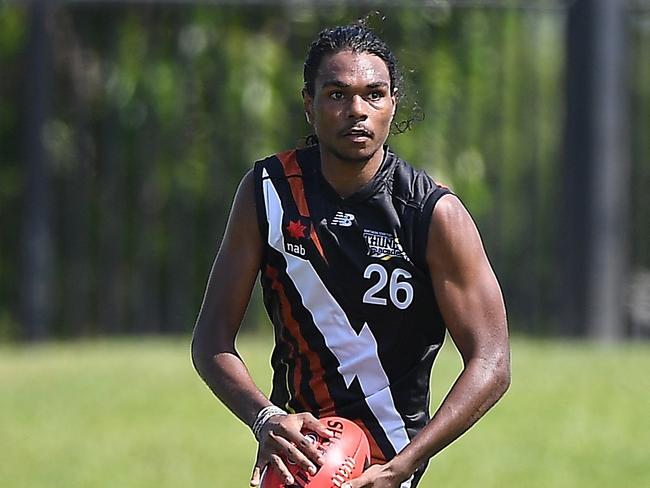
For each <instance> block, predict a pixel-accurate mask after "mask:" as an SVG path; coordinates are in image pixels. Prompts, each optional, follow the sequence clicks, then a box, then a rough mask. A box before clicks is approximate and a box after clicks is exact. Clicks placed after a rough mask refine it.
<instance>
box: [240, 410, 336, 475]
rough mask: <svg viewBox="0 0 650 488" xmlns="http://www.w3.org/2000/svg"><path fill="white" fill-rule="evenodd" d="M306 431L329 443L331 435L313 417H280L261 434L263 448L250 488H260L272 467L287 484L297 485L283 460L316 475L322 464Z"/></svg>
mask: <svg viewBox="0 0 650 488" xmlns="http://www.w3.org/2000/svg"><path fill="white" fill-rule="evenodd" d="M303 431H311V432H315V433H316V434H318V435H319V436H321V437H324V438H326V439H329V438H330V437H331V435H332V434H331V432H330V431H329V430H327V429H326V428H325V426H324V425H322V424H321V423H320V422H319V421H318V419H317V418H316V417H314V416H313V415H312V414H311V413H297V414H287V415H276V416H274V417H271V418H270V419H269V420H268V421H267V422H266V423H265V424H264V426H263V427H262V429H261V430H260V434H259V442H260V443H259V447H258V449H257V458H256V459H255V466H254V468H253V475H252V476H251V481H250V485H251V486H259V484H260V478H261V474H262V470H263V469H264V467H265V466H266V465H271V466H273V468H274V469H275V470H276V471H277V472H278V474H279V475H280V477H281V478H282V479H283V481H284V484H286V485H291V484H293V483H294V479H293V476H292V475H291V473H290V472H289V469H288V467H287V465H286V464H285V462H284V460H283V459H291V460H292V461H294V462H295V463H296V464H297V465H298V466H300V467H301V468H302V469H304V470H305V471H307V472H309V473H310V474H312V475H313V474H316V471H317V469H318V467H319V466H320V465H321V464H322V463H321V460H320V453H319V452H318V450H317V449H316V445H315V444H314V443H313V442H312V441H311V440H310V439H309V438H308V437H307V436H305V435H303V433H302V432H303Z"/></svg>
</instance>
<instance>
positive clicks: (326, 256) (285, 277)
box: [254, 146, 449, 486]
mask: <svg viewBox="0 0 650 488" xmlns="http://www.w3.org/2000/svg"><path fill="white" fill-rule="evenodd" d="M254 172H255V192H256V194H255V197H256V204H257V212H258V223H259V226H260V232H261V236H262V240H263V241H265V246H264V256H263V264H262V269H261V283H262V289H263V294H264V304H265V307H266V309H267V312H268V314H269V316H270V318H271V321H272V322H273V325H274V331H275V348H274V351H273V354H272V357H271V364H272V367H273V391H272V394H271V401H272V402H273V403H274V404H276V405H279V406H281V407H283V408H285V409H287V410H288V411H292V412H299V411H310V412H312V413H313V414H314V415H315V416H316V417H326V416H330V415H339V416H342V417H346V418H349V419H351V420H354V421H356V422H357V423H358V424H359V425H360V426H361V427H362V428H363V429H364V430H365V432H366V434H367V435H368V438H369V441H370V445H371V451H372V456H373V462H385V461H386V460H388V459H390V458H392V457H393V456H394V455H395V454H396V453H397V452H399V451H400V450H401V449H402V448H403V447H404V446H405V445H406V444H407V443H408V442H409V440H410V439H411V438H412V437H413V436H414V435H415V434H416V433H417V432H418V431H419V430H420V429H421V428H422V427H424V425H425V424H426V422H427V421H428V419H429V378H430V372H431V368H432V366H433V361H434V359H435V357H436V354H437V353H438V350H439V349H440V347H441V345H442V342H443V338H444V334H445V327H444V324H443V321H442V318H441V316H440V312H439V310H438V306H437V304H436V300H435V297H434V294H433V289H432V285H431V278H430V276H429V271H428V267H427V263H426V259H425V252H426V249H425V248H426V241H427V235H428V230H429V223H430V220H431V212H432V210H433V207H434V205H435V204H436V202H437V201H438V199H439V198H440V197H441V196H443V195H444V194H446V193H448V192H449V190H447V189H446V188H444V187H441V186H439V185H437V184H436V183H434V182H433V181H432V180H431V178H429V177H428V176H427V175H426V174H425V173H424V172H422V171H417V170H415V169H414V168H412V167H411V166H410V165H408V163H406V162H405V161H403V160H401V159H399V158H398V157H397V156H396V155H395V154H393V153H392V152H391V151H390V150H389V149H388V147H385V157H384V160H383V162H382V164H381V166H380V168H379V170H378V171H377V174H376V175H375V176H374V177H373V179H372V180H371V181H370V182H369V183H368V184H367V185H366V186H365V187H363V188H362V189H361V190H359V191H358V192H356V193H354V194H353V195H351V196H349V197H347V198H341V197H340V196H339V195H338V194H337V193H336V192H335V191H334V189H333V188H332V187H331V186H330V185H329V184H328V183H327V181H326V180H325V178H324V177H323V175H322V173H321V171H320V156H319V149H318V146H311V147H308V148H306V149H300V150H294V151H288V152H285V153H281V154H277V155H274V156H271V157H269V158H267V159H264V160H262V161H258V162H257V163H256V164H255V170H254ZM403 486H408V484H405V485H403Z"/></svg>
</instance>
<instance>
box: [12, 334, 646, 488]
mask: <svg viewBox="0 0 650 488" xmlns="http://www.w3.org/2000/svg"><path fill="white" fill-rule="evenodd" d="M269 343H270V341H269V339H268V338H266V337H263V336H254V337H246V338H244V339H242V340H241V341H240V349H241V352H242V354H243V355H244V357H245V358H246V361H247V363H248V364H249V366H250V369H251V371H252V372H253V375H254V376H255V378H256V379H257V380H258V381H259V383H260V385H261V386H262V388H263V389H265V390H266V391H268V387H269V384H270V382H269V375H268V371H269V369H268V356H269ZM649 353H650V346H648V345H635V344H629V345H620V346H610V347H608V346H600V345H594V344H584V343H567V342H553V341H549V342H540V341H529V340H523V339H518V340H515V341H514V346H513V385H512V387H511V389H510V391H509V392H508V394H507V395H506V397H505V398H504V400H503V401H502V402H501V403H500V404H499V405H498V406H497V408H495V409H494V411H492V412H490V413H489V414H488V415H487V416H486V417H485V418H484V419H483V420H482V421H481V422H480V423H479V424H478V425H477V426H476V427H475V428H474V429H472V430H471V431H470V432H469V433H468V434H466V435H465V436H464V437H462V438H461V439H460V440H459V441H457V442H456V443H455V444H454V445H452V446H450V447H449V448H448V449H446V450H445V451H443V453H441V454H440V455H439V456H437V457H436V458H435V459H434V460H432V462H431V463H430V465H429V470H428V472H427V475H426V477H425V479H424V480H423V482H422V484H421V486H422V487H425V488H427V487H431V488H433V487H438V486H447V487H455V486H458V487H467V486H483V487H514V486H526V487H582V486H585V487H589V488H595V487H612V486H626V487H627V486H630V487H639V486H649V483H650V468H648V466H649V465H648V446H649V445H650V416H649V415H648V405H650V377H649V375H648V372H649V371H650V354H649ZM459 369H460V361H459V359H458V355H457V354H456V353H455V351H454V349H453V346H452V345H451V343H450V342H449V343H448V344H446V346H445V348H444V349H443V351H442V353H441V356H440V357H439V358H438V360H437V362H436V366H435V368H434V374H433V385H434V386H433V394H432V398H433V399H434V402H435V403H436V404H437V403H438V402H439V401H440V400H441V398H442V396H443V395H444V393H445V392H446V391H447V389H448V388H449V386H450V384H451V382H452V381H453V378H454V376H455V375H456V374H457V372H458V371H459ZM0 452H1V453H2V458H1V460H0V480H1V481H0V485H1V486H3V487H5V486H6V487H11V488H13V487H16V488H18V487H20V488H22V487H26V488H27V487H29V488H40V487H43V488H45V487H47V488H51V487H66V488H70V487H84V488H85V487H88V488H91V487H111V488H112V487H116V486H119V487H121V488H129V487H133V488H135V487H138V488H148V487H151V488H153V487H156V488H165V487H170V488H171V487H174V488H179V487H186V486H201V487H209V486H213V487H217V488H221V487H223V488H231V487H245V486H247V483H248V476H249V473H250V470H251V465H252V462H253V460H254V456H255V443H254V442H253V439H252V436H251V435H250V433H249V432H248V430H247V428H246V427H245V426H244V425H243V424H241V423H240V422H239V421H238V420H237V419H236V418H235V417H234V416H233V415H232V414H230V412H228V411H227V410H226V409H225V408H224V407H223V406H222V405H221V404H220V403H219V402H218V401H217V400H216V399H214V398H213V397H212V395H211V393H210V392H209V391H208V390H207V388H206V387H205V386H204V385H203V383H202V382H201V381H200V379H199V378H198V376H196V374H195V372H194V370H193V368H192V366H191V361H190V357H189V339H187V338H184V339H168V340H162V339H141V340H112V341H101V342H80V343H70V344H53V345H44V346H37V347H0Z"/></svg>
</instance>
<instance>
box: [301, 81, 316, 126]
mask: <svg viewBox="0 0 650 488" xmlns="http://www.w3.org/2000/svg"><path fill="white" fill-rule="evenodd" d="M302 103H303V106H304V109H305V118H306V119H307V123H308V124H309V125H311V123H312V121H313V120H314V117H313V116H312V109H313V107H314V98H313V97H312V96H311V95H310V94H309V93H307V90H305V89H304V88H303V89H302Z"/></svg>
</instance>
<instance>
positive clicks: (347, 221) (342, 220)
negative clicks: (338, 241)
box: [330, 212, 354, 227]
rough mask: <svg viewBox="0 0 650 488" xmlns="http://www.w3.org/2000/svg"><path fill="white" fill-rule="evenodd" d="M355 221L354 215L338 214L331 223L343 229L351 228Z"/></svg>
mask: <svg viewBox="0 0 650 488" xmlns="http://www.w3.org/2000/svg"><path fill="white" fill-rule="evenodd" d="M353 221H354V215H352V214H350V213H343V212H336V215H335V216H334V218H333V219H332V221H331V222H330V223H331V224H332V225H340V226H341V227H350V226H351V225H352V222H353Z"/></svg>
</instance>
